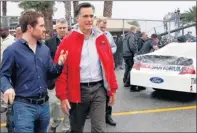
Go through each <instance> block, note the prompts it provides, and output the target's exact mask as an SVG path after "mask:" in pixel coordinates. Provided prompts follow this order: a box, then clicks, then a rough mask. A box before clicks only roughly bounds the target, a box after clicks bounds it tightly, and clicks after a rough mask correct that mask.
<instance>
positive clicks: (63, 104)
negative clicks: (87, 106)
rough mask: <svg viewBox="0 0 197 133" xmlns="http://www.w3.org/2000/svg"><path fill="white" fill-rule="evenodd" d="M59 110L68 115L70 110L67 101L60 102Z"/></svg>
mask: <svg viewBox="0 0 197 133" xmlns="http://www.w3.org/2000/svg"><path fill="white" fill-rule="evenodd" d="M61 108H62V111H63V112H64V113H66V114H68V115H69V110H70V109H71V108H70V103H69V101H68V99H65V100H63V101H61Z"/></svg>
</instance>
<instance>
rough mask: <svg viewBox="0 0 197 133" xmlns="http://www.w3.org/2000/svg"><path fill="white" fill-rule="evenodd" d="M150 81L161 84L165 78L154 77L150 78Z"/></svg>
mask: <svg viewBox="0 0 197 133" xmlns="http://www.w3.org/2000/svg"><path fill="white" fill-rule="evenodd" d="M150 81H151V82H153V83H156V84H161V83H163V82H164V80H163V79H162V78H159V77H152V78H150Z"/></svg>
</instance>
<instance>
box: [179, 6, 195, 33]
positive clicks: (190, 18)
mask: <svg viewBox="0 0 197 133" xmlns="http://www.w3.org/2000/svg"><path fill="white" fill-rule="evenodd" d="M196 15H197V14H196V6H193V7H192V8H190V9H189V10H188V11H186V12H184V13H182V14H181V21H182V23H184V24H185V23H191V22H194V23H196ZM196 33H197V26H196Z"/></svg>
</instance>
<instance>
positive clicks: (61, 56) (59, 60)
mask: <svg viewBox="0 0 197 133" xmlns="http://www.w3.org/2000/svg"><path fill="white" fill-rule="evenodd" d="M67 56H68V51H66V52H65V54H64V50H61V52H60V56H59V59H58V65H60V66H62V65H64V62H65V61H66V59H67Z"/></svg>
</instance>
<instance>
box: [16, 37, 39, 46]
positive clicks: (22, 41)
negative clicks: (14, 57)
mask: <svg viewBox="0 0 197 133" xmlns="http://www.w3.org/2000/svg"><path fill="white" fill-rule="evenodd" d="M18 41H20V42H21V43H22V44H25V45H27V41H26V40H24V39H23V38H21V39H18ZM37 44H38V45H39V46H40V45H42V42H41V41H37Z"/></svg>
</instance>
